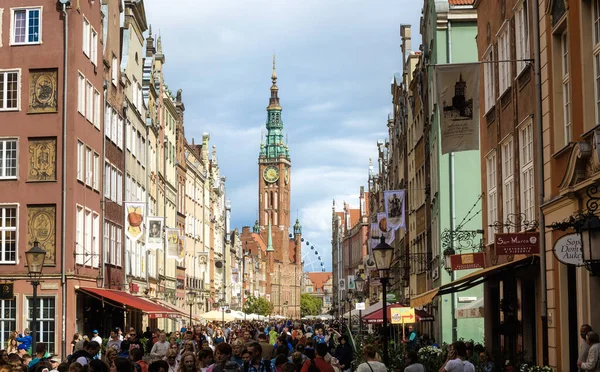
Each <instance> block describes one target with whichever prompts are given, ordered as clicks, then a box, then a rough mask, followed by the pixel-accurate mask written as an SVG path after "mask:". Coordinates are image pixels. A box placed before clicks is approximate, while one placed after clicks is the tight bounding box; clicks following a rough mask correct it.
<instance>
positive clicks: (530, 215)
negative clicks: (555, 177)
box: [518, 119, 535, 221]
mask: <svg viewBox="0 0 600 372" xmlns="http://www.w3.org/2000/svg"><path fill="white" fill-rule="evenodd" d="M518 130H519V164H520V167H521V169H520V177H521V182H520V191H521V195H520V196H521V208H520V210H521V213H522V214H524V215H525V220H527V221H533V220H535V179H534V173H533V172H534V168H533V124H532V122H531V119H529V120H527V122H525V123H524V124H523V125H522V126H520V127H519V128H518Z"/></svg>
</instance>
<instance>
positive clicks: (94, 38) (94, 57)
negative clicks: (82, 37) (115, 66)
mask: <svg viewBox="0 0 600 372" xmlns="http://www.w3.org/2000/svg"><path fill="white" fill-rule="evenodd" d="M90 42H91V45H90V49H91V51H90V52H91V55H90V60H91V61H92V63H93V64H94V66H96V65H97V64H98V33H97V32H96V30H94V29H93V28H92V32H91V38H90Z"/></svg>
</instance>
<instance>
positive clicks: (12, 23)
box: [9, 6, 44, 45]
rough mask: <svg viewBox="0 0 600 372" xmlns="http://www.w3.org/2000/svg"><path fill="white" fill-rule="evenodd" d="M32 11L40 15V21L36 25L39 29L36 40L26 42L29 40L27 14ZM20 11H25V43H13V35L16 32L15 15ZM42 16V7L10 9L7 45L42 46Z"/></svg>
mask: <svg viewBox="0 0 600 372" xmlns="http://www.w3.org/2000/svg"><path fill="white" fill-rule="evenodd" d="M32 10H38V11H39V15H40V18H39V19H40V21H39V24H38V28H39V32H38V40H37V41H31V42H30V41H27V40H28V39H29V14H30V12H31V11H32ZM20 11H25V41H24V42H17V41H15V36H16V35H15V34H16V30H15V27H16V26H17V25H16V23H15V15H16V14H15V13H17V12H20ZM43 14H44V7H43V6H29V7H27V6H25V7H18V8H11V9H10V39H9V45H38V44H42V29H43V24H42V21H43V18H44V17H43Z"/></svg>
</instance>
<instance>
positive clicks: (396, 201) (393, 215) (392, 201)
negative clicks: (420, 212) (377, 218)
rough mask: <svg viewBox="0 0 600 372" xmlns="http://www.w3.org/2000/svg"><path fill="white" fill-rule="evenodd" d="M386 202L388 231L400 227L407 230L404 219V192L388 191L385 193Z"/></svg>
mask: <svg viewBox="0 0 600 372" xmlns="http://www.w3.org/2000/svg"><path fill="white" fill-rule="evenodd" d="M383 198H384V200H385V213H386V214H387V228H388V230H396V229H398V228H399V227H401V228H403V229H405V230H406V222H405V219H404V190H388V191H385V192H384V193H383Z"/></svg>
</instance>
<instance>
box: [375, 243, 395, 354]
mask: <svg viewBox="0 0 600 372" xmlns="http://www.w3.org/2000/svg"><path fill="white" fill-rule="evenodd" d="M393 255H394V248H392V246H390V245H389V244H387V243H386V242H385V237H384V236H382V237H381V242H380V243H379V244H377V246H376V247H375V248H373V258H374V259H375V266H377V270H378V271H379V281H380V282H381V288H382V291H383V342H382V343H383V363H384V364H385V365H386V366H389V354H388V336H389V328H388V319H387V299H386V297H387V285H388V282H389V279H390V277H389V275H390V266H391V265H392V257H393Z"/></svg>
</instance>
